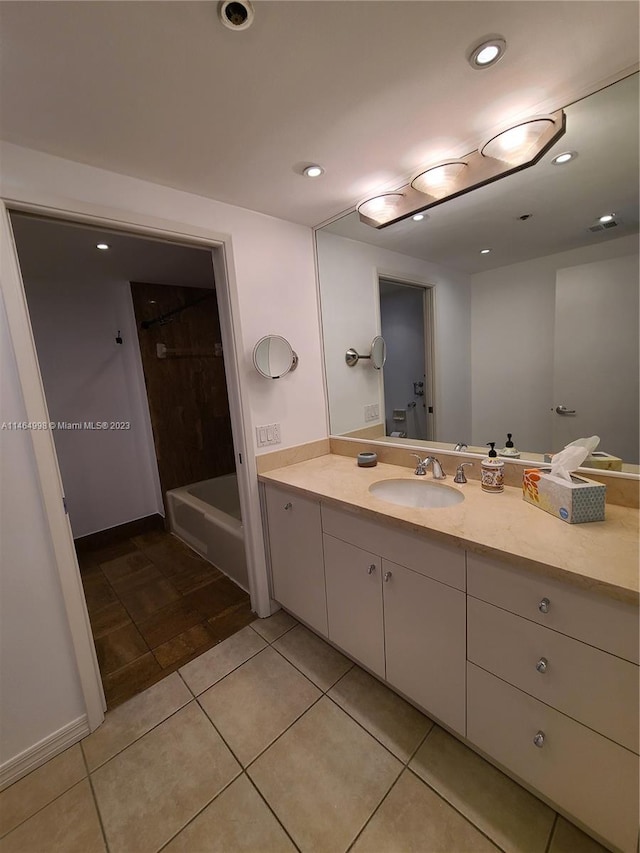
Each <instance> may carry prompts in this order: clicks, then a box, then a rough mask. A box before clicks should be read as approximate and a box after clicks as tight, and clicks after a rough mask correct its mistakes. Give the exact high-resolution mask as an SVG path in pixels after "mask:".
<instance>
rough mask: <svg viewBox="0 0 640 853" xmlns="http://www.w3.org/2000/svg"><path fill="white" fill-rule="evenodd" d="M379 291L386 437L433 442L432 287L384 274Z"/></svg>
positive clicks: (379, 284) (379, 283)
mask: <svg viewBox="0 0 640 853" xmlns="http://www.w3.org/2000/svg"><path fill="white" fill-rule="evenodd" d="M378 291H379V300H380V328H381V334H382V337H383V338H384V340H385V342H386V345H387V360H386V362H385V366H384V379H383V381H384V394H383V399H384V422H385V434H386V435H388V436H391V437H393V438H410V439H421V440H423V441H424V440H426V441H433V440H434V438H435V411H434V382H433V375H434V368H433V352H434V349H433V289H432V288H431V287H428V286H426V285H420V284H415V283H411V282H405V281H397V280H395V279H390V278H388V277H386V276H380V277H379V278H378Z"/></svg>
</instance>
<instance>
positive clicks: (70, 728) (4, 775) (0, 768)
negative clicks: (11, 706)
mask: <svg viewBox="0 0 640 853" xmlns="http://www.w3.org/2000/svg"><path fill="white" fill-rule="evenodd" d="M88 734H89V723H88V722H87V715H86V714H83V715H82V716H81V717H78V719H77V720H72V721H71V722H70V723H67V725H66V726H63V727H62V728H61V729H58V731H57V732H54V733H53V734H51V735H49V736H48V737H46V738H43V740H41V741H39V742H38V743H35V744H34V745H33V746H30V747H29V748H28V749H25V750H24V751H23V752H21V753H19V754H18V755H16V756H14V758H10V759H9V760H8V761H5V762H4V763H3V764H1V765H0V791H2V790H3V789H4V788H7V787H9V785H12V784H13V783H14V782H17V781H18V779H22V777H23V776H26V775H27V773H30V772H31V771H32V770H35V769H36V767H40V765H41V764H44V763H45V762H46V761H48V760H49V759H50V758H54V756H56V755H58V754H59V753H61V752H64V750H65V749H68V748H69V747H70V746H73V744H74V743H77V742H78V741H79V740H82V738H83V737H86V736H87V735H88Z"/></svg>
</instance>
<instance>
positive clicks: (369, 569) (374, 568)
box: [367, 563, 376, 575]
mask: <svg viewBox="0 0 640 853" xmlns="http://www.w3.org/2000/svg"><path fill="white" fill-rule="evenodd" d="M375 570H376V564H375V563H371V565H370V566H369V568H368V569H367V574H368V575H372V574H373V573H374V572H375Z"/></svg>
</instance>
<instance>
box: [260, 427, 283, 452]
mask: <svg viewBox="0 0 640 853" xmlns="http://www.w3.org/2000/svg"><path fill="white" fill-rule="evenodd" d="M280 440H281V439H280V424H265V425H264V426H257V427H256V444H257V445H258V447H267V446H269V445H270V444H280Z"/></svg>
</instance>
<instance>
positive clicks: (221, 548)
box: [167, 474, 249, 592]
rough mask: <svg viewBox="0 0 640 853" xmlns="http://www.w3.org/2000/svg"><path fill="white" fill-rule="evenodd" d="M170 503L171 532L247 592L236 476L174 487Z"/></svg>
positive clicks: (247, 584)
mask: <svg viewBox="0 0 640 853" xmlns="http://www.w3.org/2000/svg"><path fill="white" fill-rule="evenodd" d="M167 504H168V510H169V526H170V529H171V532H172V533H174V534H175V535H176V536H177V537H178V538H179V539H182V541H183V542H185V543H186V544H187V545H190V546H191V547H192V548H193V549H194V551H197V552H198V554H200V555H201V556H202V557H204V558H205V560H208V561H209V562H210V563H213V565H214V566H217V568H219V569H220V571H222V572H224V573H225V575H228V576H229V577H230V578H231V580H233V581H235V582H236V583H237V584H238V586H241V587H242V588H243V589H244V590H246V591H247V592H248V591H249V580H248V576H247V560H246V557H245V551H244V535H243V534H244V531H243V527H242V516H241V514H240V497H239V495H238V480H237V478H236V475H235V474H225V475H224V476H223V477H215V478H214V479H212V480H202V481H201V482H200V483H192V484H191V485H190V486H182V487H181V488H179V489H172V490H171V491H169V492H167Z"/></svg>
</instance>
